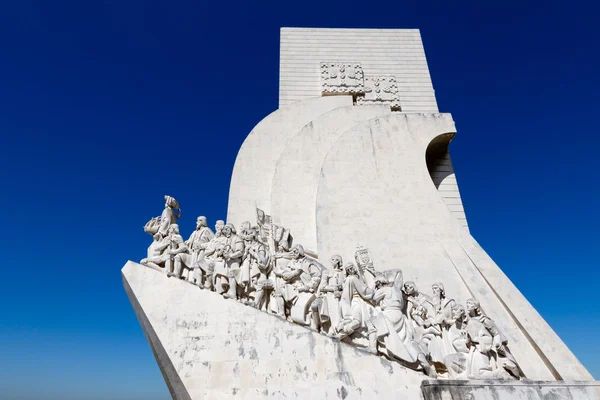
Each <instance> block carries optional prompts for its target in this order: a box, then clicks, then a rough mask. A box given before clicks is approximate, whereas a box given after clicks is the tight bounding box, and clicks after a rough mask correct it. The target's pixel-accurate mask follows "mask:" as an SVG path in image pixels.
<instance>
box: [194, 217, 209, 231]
mask: <svg viewBox="0 0 600 400" xmlns="http://www.w3.org/2000/svg"><path fill="white" fill-rule="evenodd" d="M205 226H208V223H207V221H206V217H205V216H200V217H198V218H197V219H196V229H200V228H204V227H205Z"/></svg>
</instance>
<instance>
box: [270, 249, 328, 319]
mask: <svg viewBox="0 0 600 400" xmlns="http://www.w3.org/2000/svg"><path fill="white" fill-rule="evenodd" d="M290 253H291V259H290V260H289V262H288V263H287V265H286V267H285V268H284V269H283V270H275V271H274V274H275V275H276V276H277V277H279V278H281V279H282V280H283V285H281V286H280V289H279V290H280V291H281V293H280V294H281V298H282V299H283V302H284V307H285V309H286V310H287V311H288V314H289V315H290V317H291V319H292V320H293V321H294V322H296V323H298V324H301V325H308V324H310V321H308V320H307V317H308V309H309V307H310V305H311V303H312V302H313V301H314V299H315V292H316V290H317V289H318V287H319V284H320V283H321V275H322V273H323V266H321V264H319V263H318V262H317V261H316V260H314V259H312V258H310V257H307V256H306V255H305V254H304V248H303V247H302V246H301V245H296V246H294V247H293V248H292V250H291V252H290Z"/></svg>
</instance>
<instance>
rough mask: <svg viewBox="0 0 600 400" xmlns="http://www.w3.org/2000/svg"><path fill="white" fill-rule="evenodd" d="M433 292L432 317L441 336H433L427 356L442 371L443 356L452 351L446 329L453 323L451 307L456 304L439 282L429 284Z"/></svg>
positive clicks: (443, 368) (443, 367)
mask: <svg viewBox="0 0 600 400" xmlns="http://www.w3.org/2000/svg"><path fill="white" fill-rule="evenodd" d="M431 290H432V292H433V307H434V314H433V319H434V320H435V323H436V324H437V325H438V326H439V329H440V331H441V332H442V334H441V336H435V337H433V338H432V339H431V341H430V342H429V356H430V359H431V362H432V363H434V365H435V366H436V367H437V368H438V369H439V370H440V371H444V370H445V366H444V357H445V356H447V355H448V354H451V353H453V351H454V350H453V348H452V345H451V344H450V342H449V341H448V329H449V328H450V326H452V324H453V323H454V318H453V317H452V307H454V305H455V304H456V303H455V301H454V299H450V298H447V297H446V290H445V288H444V285H443V284H442V283H441V282H438V283H434V284H433V285H432V286H431Z"/></svg>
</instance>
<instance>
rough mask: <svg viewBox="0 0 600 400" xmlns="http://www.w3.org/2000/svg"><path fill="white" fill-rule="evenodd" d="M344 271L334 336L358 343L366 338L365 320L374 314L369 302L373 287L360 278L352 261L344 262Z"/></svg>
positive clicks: (367, 329) (367, 330)
mask: <svg viewBox="0 0 600 400" xmlns="http://www.w3.org/2000/svg"><path fill="white" fill-rule="evenodd" d="M344 271H345V274H346V277H345V278H344V285H343V289H342V296H341V298H340V310H341V320H340V322H339V323H338V324H337V326H336V327H335V333H336V335H335V337H336V338H337V339H340V340H343V341H345V342H350V343H355V344H359V342H360V341H362V340H365V339H367V338H368V336H369V333H370V332H369V329H370V328H369V327H367V322H368V321H369V319H371V318H372V317H373V316H374V314H375V309H374V308H373V306H372V305H371V304H370V302H371V301H372V298H373V289H371V288H369V287H368V286H367V284H366V283H365V282H364V281H363V280H362V279H361V277H360V276H359V274H358V269H357V268H356V266H355V265H354V263H352V262H349V263H346V264H345V265H344ZM371 328H372V327H371Z"/></svg>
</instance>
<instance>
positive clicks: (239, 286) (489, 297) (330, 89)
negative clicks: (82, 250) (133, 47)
mask: <svg viewBox="0 0 600 400" xmlns="http://www.w3.org/2000/svg"><path fill="white" fill-rule="evenodd" d="M280 59H281V61H280V62H281V64H280V93H279V106H280V107H279V109H278V110H276V111H274V112H273V113H272V114H270V115H269V116H267V117H266V118H264V119H263V120H262V121H261V122H260V123H259V124H258V125H257V126H256V127H255V128H254V129H253V130H252V132H250V134H249V135H248V137H247V138H246V140H245V142H244V144H243V145H242V147H241V149H240V150H239V153H238V156H237V159H236V163H235V166H234V171H233V175H232V178H231V188H230V195H229V208H228V215H227V220H226V222H227V223H226V224H225V222H224V221H218V222H217V224H216V226H215V232H214V233H213V231H212V230H211V229H210V228H209V227H208V226H207V221H206V218H204V217H198V223H197V230H196V231H195V232H193V233H192V235H191V236H190V238H189V240H187V241H184V240H183V238H182V237H181V236H180V234H179V229H178V226H177V224H176V222H177V219H178V218H179V217H180V216H181V211H180V209H179V203H177V201H176V200H175V199H174V198H173V197H170V196H165V200H166V203H165V209H164V211H163V212H162V215H161V217H156V218H153V219H152V220H151V221H149V222H148V223H147V224H146V227H145V231H146V232H148V233H150V234H151V235H153V242H152V244H151V245H150V247H149V249H148V257H147V258H145V259H143V260H142V261H141V264H142V265H140V264H136V263H134V262H131V261H130V262H128V263H127V264H126V265H125V267H123V270H122V273H123V281H124V285H125V289H126V291H127V294H128V295H129V298H130V300H131V302H132V305H133V307H134V309H135V311H136V314H137V316H138V318H139V320H140V323H141V325H142V328H143V329H144V332H145V333H146V336H147V338H148V341H149V343H150V345H151V347H152V350H153V352H154V354H155V357H156V359H157V362H158V364H159V366H160V369H161V371H162V373H163V375H164V377H165V381H166V382H167V385H168V386H169V389H170V391H171V394H172V396H173V398H176V399H224V398H233V399H235V398H240V399H259V398H260V399H263V398H276V399H280V398H286V399H307V398H311V399H374V398H385V399H400V398H411V399H425V400H428V399H463V398H465V399H504V398H507V399H508V398H522V399H546V398H553V399H562V398H565V399H600V384H599V383H598V382H596V381H594V380H593V378H592V376H591V375H590V374H589V372H588V371H587V370H586V369H585V368H584V367H583V365H582V364H581V363H580V362H579V361H578V360H577V358H576V357H575V356H574V355H573V353H571V351H570V350H569V349H568V348H567V347H566V346H565V344H564V343H563V342H562V341H561V339H560V338H559V337H558V336H557V335H556V333H554V331H553V330H552V328H550V326H549V325H548V324H547V323H546V322H545V321H544V320H543V318H542V317H541V316H540V315H539V314H538V313H537V311H536V310H535V309H534V308H533V307H532V306H531V304H529V302H528V301H527V300H526V299H525V298H524V297H523V295H522V294H521V293H520V292H519V290H518V289H517V288H516V287H515V286H514V285H513V284H512V282H511V281H510V280H509V279H508V278H507V277H506V275H504V273H503V272H502V270H501V269H500V268H499V267H498V266H497V265H496V264H495V263H494V261H493V260H492V259H491V258H490V257H489V256H488V255H487V253H486V252H485V251H484V250H483V249H482V248H481V247H480V246H479V245H478V243H477V242H476V241H475V239H474V238H473V237H472V236H471V235H470V233H469V230H468V226H467V220H466V216H465V212H464V209H463V206H462V203H461V199H460V192H459V189H458V184H457V180H456V176H455V174H454V171H453V169H452V163H451V161H450V155H449V153H448V145H449V143H450V141H451V140H452V138H453V137H454V135H455V134H456V129H455V125H454V121H453V119H452V116H451V115H450V114H447V113H439V112H438V108H437V103H436V99H435V95H434V91H433V87H432V83H431V79H430V76H429V70H428V67H427V62H426V59H425V54H424V50H423V46H422V43H421V38H420V34H419V31H418V30H414V29H408V30H406V29H385V30H380V29H306V28H282V30H281V57H280ZM178 210H179V212H176V211H178Z"/></svg>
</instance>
